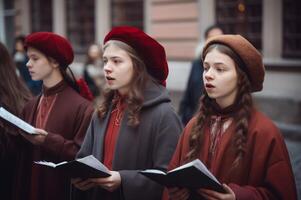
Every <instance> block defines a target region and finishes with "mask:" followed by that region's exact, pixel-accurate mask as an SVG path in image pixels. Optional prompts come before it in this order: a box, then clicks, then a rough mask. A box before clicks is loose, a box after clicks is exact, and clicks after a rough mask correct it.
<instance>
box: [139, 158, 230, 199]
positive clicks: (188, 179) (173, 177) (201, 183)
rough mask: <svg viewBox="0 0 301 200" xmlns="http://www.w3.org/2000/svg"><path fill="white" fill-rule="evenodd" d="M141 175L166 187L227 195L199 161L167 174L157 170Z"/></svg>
mask: <svg viewBox="0 0 301 200" xmlns="http://www.w3.org/2000/svg"><path fill="white" fill-rule="evenodd" d="M140 173H141V174H143V175H144V176H146V177H148V178H150V179H151V180H153V181H155V182H157V183H159V184H161V185H164V186H166V187H184V188H189V189H199V188H206V189H210V190H215V191H217V192H221V193H225V190H224V188H223V186H222V185H221V184H220V183H219V181H218V180H217V179H216V178H215V177H214V176H213V175H212V174H211V172H210V171H209V170H208V169H207V167H206V166H205V165H204V164H203V163H202V162H201V161H200V160H199V159H196V160H194V161H191V162H189V163H187V164H184V165H182V166H180V167H178V168H175V169H173V170H171V171H169V172H167V173H165V172H163V171H161V170H156V169H148V170H143V171H141V172H140Z"/></svg>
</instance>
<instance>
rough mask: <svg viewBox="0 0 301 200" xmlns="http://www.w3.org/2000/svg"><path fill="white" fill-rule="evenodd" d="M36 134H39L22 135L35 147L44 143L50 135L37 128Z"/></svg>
mask: <svg viewBox="0 0 301 200" xmlns="http://www.w3.org/2000/svg"><path fill="white" fill-rule="evenodd" d="M35 132H36V133H37V134H33V135H31V134H27V133H21V135H22V136H23V137H24V138H25V139H26V140H28V141H29V142H31V143H32V144H34V145H41V144H43V143H44V141H45V138H46V136H47V135H48V133H47V132H46V131H45V130H43V129H39V128H36V129H35Z"/></svg>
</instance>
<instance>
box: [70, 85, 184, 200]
mask: <svg viewBox="0 0 301 200" xmlns="http://www.w3.org/2000/svg"><path fill="white" fill-rule="evenodd" d="M108 113H111V109H110V110H109V111H108ZM127 115H128V113H127V111H125V113H124V117H123V119H122V122H121V126H120V132H119V136H118V139H117V142H116V147H115V155H114V160H113V170H114V171H118V172H119V173H120V176H121V186H120V188H119V189H117V190H116V191H114V192H113V193H110V192H107V191H106V190H103V189H102V188H101V187H96V188H93V189H90V190H88V191H86V192H81V191H78V190H76V189H75V192H74V193H73V196H74V198H73V199H89V200H96V199H97V200H102V199H106V198H105V196H108V197H109V199H114V200H115V199H116V200H119V199H120V200H121V199H125V200H142V199H143V200H155V199H161V196H162V191H163V187H162V186H160V185H159V184H157V183H155V182H153V181H151V180H149V179H148V178H146V177H144V176H143V175H141V174H140V173H139V171H140V170H144V169H152V168H156V169H162V170H166V169H167V167H168V164H169V161H170V159H171V157H172V155H173V153H174V150H175V148H176V145H177V141H178V137H179V135H180V133H181V132H182V124H181V122H180V120H179V118H178V116H177V114H176V113H175V111H174V109H173V108H172V105H171V101H170V98H169V95H168V93H167V90H166V89H165V88H164V87H163V86H161V85H158V84H155V83H149V84H148V86H147V87H146V89H145V92H144V103H143V107H142V109H141V113H140V124H139V125H138V126H137V127H135V128H133V127H130V126H128V125H127V121H128V118H127ZM109 119H110V116H109V115H106V116H105V118H104V119H102V120H100V119H99V118H98V117H97V114H94V116H93V118H92V121H91V124H90V126H89V129H88V130H87V134H86V137H85V140H84V142H83V144H82V147H81V149H80V151H79V152H78V154H77V157H84V156H87V155H90V154H93V155H94V156H95V157H96V158H97V159H99V160H100V161H102V160H103V148H104V144H103V143H104V135H105V133H106V128H107V125H108V121H109ZM82 195H84V196H82Z"/></svg>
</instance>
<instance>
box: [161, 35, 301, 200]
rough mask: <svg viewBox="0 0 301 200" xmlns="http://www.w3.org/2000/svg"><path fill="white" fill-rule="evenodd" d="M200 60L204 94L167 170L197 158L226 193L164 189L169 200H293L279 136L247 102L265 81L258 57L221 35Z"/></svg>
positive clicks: (237, 37)
mask: <svg viewBox="0 0 301 200" xmlns="http://www.w3.org/2000/svg"><path fill="white" fill-rule="evenodd" d="M202 59H203V62H204V72H203V81H204V84H205V93H204V94H203V96H202V98H201V106H200V108H199V111H198V113H197V115H196V117H194V118H193V119H192V120H190V122H189V123H188V124H187V126H186V127H185V130H184V133H183V135H182V137H181V139H180V141H179V143H178V146H177V149H176V152H175V154H174V156H173V158H172V161H171V163H170V169H173V168H175V167H178V166H180V165H182V164H184V163H186V162H188V161H192V160H194V159H197V158H198V159H200V160H201V161H202V162H203V163H204V164H205V165H206V166H207V168H208V169H209V170H210V171H211V172H212V174H213V175H215V176H216V178H217V179H218V180H219V181H220V182H221V183H223V187H224V189H225V191H226V193H219V192H216V191H212V190H208V189H204V188H203V189H199V190H188V189H186V188H169V199H176V200H181V199H217V200H218V199H220V200H222V199H228V200H235V199H269V200H273V199H275V200H276V199H290V200H296V199H297V194H296V186H295V181H294V176H293V172H292V167H291V164H290V159H289V155H288V152H287V148H286V146H285V143H284V140H283V138H282V135H281V133H280V131H279V130H278V128H277V127H276V126H275V124H274V123H273V122H272V121H271V120H270V119H269V118H268V117H266V116H265V115H263V114H262V113H261V112H259V111H258V110H257V109H256V108H255V107H254V106H253V103H252V96H251V92H257V91H261V90H262V85H263V81H264V73H265V72H264V66H263V62H262V57H261V55H260V53H259V52H258V51H257V50H256V49H255V47H254V46H253V45H252V44H251V43H249V42H248V41H247V40H246V39H245V38H243V37H242V36H240V35H220V36H215V37H212V38H211V39H209V41H208V42H207V43H206V45H205V47H204V49H203V53H202ZM166 194H167V193H165V196H164V199H168V198H167V195H166Z"/></svg>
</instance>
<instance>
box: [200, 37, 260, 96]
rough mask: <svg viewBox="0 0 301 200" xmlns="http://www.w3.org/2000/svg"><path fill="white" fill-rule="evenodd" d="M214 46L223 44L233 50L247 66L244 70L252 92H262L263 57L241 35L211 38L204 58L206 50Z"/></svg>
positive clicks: (206, 46)
mask: <svg viewBox="0 0 301 200" xmlns="http://www.w3.org/2000/svg"><path fill="white" fill-rule="evenodd" d="M212 44H223V45H226V46H228V47H229V48H230V49H232V50H233V51H234V52H235V53H236V54H237V55H238V56H239V57H240V59H241V60H242V62H243V63H244V65H245V69H244V68H242V70H244V71H245V72H246V73H247V75H248V78H249V79H250V82H251V91H252V92H256V91H261V90H262V84H263V81H264V73H265V72H264V71H265V70H264V65H263V62H262V56H261V54H260V53H259V52H258V51H257V49H256V48H255V47H254V46H253V45H252V44H251V43H250V42H249V41H248V40H246V39H245V38H244V37H242V36H241V35H218V36H214V37H212V38H209V39H208V41H207V42H206V44H205V47H204V49H203V53H202V58H203V60H204V56H205V55H204V53H205V51H206V49H207V48H208V47H209V46H210V45H212Z"/></svg>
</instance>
